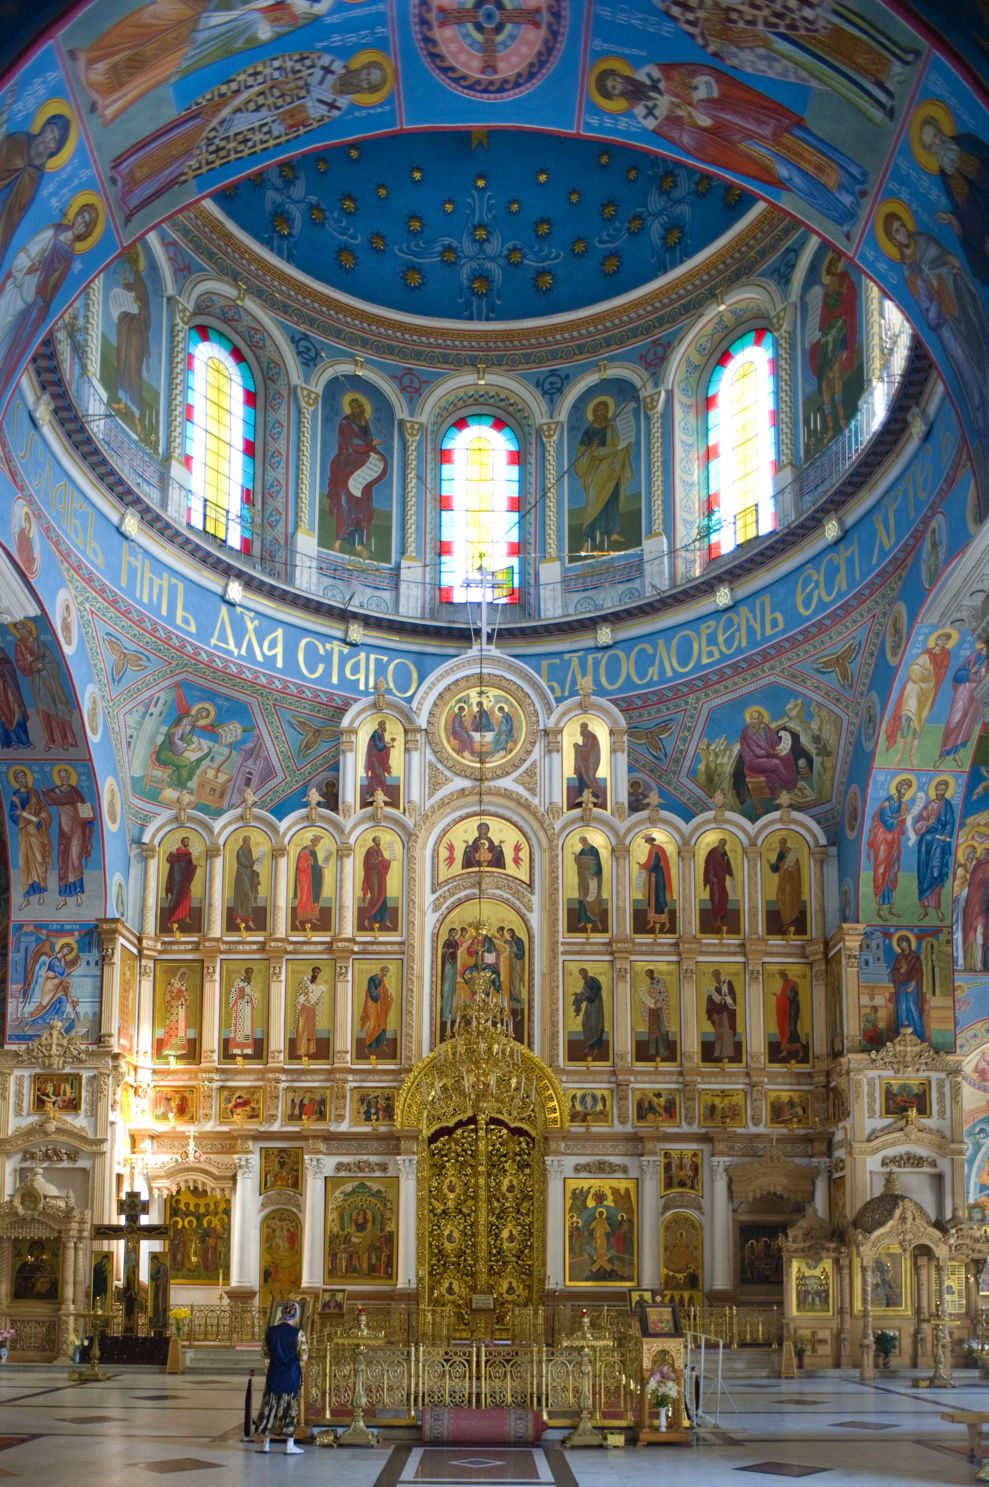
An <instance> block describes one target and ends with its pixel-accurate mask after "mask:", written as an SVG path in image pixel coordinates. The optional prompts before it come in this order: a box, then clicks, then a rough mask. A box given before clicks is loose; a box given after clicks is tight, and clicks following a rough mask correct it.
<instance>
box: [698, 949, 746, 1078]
mask: <svg viewBox="0 0 989 1487" xmlns="http://www.w3.org/2000/svg"><path fill="white" fill-rule="evenodd" d="M710 978H711V979H710V983H709V985H708V986H707V987H705V986H704V984H703V982H702V978H701V976H700V975H698V978H697V1023H698V1028H699V1031H700V1046H701V1063H702V1064H718V1063H721V1061H722V1060H725V1061H727V1062H728V1063H730V1064H738V1063H741V1062H742V1061H743V1060H744V1058H745V1002H744V1000H743V997H742V995H741V994H740V993H739V992H738V991H737V990H736V984H737V986H739V987H741V988H743V991H744V987H745V967H744V966H742V965H730V966H725V967H724V968H722V967H721V966H713V967H712V968H711V972H710Z"/></svg>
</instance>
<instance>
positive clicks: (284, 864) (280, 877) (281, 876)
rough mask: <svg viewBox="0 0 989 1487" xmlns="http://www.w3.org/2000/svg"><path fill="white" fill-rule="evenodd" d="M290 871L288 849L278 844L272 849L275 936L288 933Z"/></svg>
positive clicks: (273, 925) (272, 908)
mask: <svg viewBox="0 0 989 1487" xmlns="http://www.w3.org/2000/svg"><path fill="white" fill-rule="evenodd" d="M287 871H288V848H287V847H286V846H284V845H283V843H281V842H276V843H275V845H274V846H273V847H272V849H271V929H270V931H269V933H271V934H273V935H283V934H285V933H286V924H285V889H286V873H287Z"/></svg>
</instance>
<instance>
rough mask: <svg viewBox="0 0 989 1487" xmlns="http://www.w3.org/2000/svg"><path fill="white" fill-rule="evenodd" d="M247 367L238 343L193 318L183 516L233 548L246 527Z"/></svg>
mask: <svg viewBox="0 0 989 1487" xmlns="http://www.w3.org/2000/svg"><path fill="white" fill-rule="evenodd" d="M256 414H257V394H256V391H255V387H254V374H253V373H252V371H251V368H250V365H249V363H248V361H247V359H246V357H245V356H244V353H243V352H242V351H241V349H240V347H239V346H235V345H234V343H233V341H231V340H230V338H229V336H225V335H224V334H223V332H222V331H219V330H216V329H215V328H214V327H213V326H211V325H194V326H192V328H191V329H190V331H189V340H188V343H187V350H186V394H185V465H186V469H187V470H188V471H189V498H188V507H187V515H186V520H187V522H188V524H189V526H190V527H195V528H196V529H197V531H200V532H205V533H206V534H207V535H208V536H210V537H215V538H216V540H217V541H218V542H222V543H225V544H226V546H227V547H233V548H235V549H236V550H237V552H242V553H249V552H250V551H251V539H252V536H253V530H254V441H255V419H256Z"/></svg>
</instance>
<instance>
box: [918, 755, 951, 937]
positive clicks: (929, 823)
mask: <svg viewBox="0 0 989 1487" xmlns="http://www.w3.org/2000/svg"><path fill="white" fill-rule="evenodd" d="M954 790H955V781H954V780H953V779H950V778H948V777H946V776H942V777H941V778H940V779H937V780H935V781H934V784H933V785H932V786H931V788H930V791H929V794H930V799H929V800H928V801H927V803H926V804H925V805H924V806H923V807H922V808H921V810H920V811H919V812H918V814H917V817H916V819H915V820H914V823H913V827H914V831H915V833H916V835H917V837H918V839H919V840H918V843H917V898H918V901H919V903H920V913H919V914H918V916H917V917H918V919H926V918H927V917H928V915H929V914H931V913H933V914H934V916H935V918H936V919H938V920H939V921H940V923H941V924H943V923H944V909H943V908H942V906H941V893H942V890H943V889H944V886H945V884H946V883H947V881H948V877H949V874H950V873H951V859H952V854H953V851H954V836H955V808H954V806H953V805H952V804H951V796H952V795H953V794H954Z"/></svg>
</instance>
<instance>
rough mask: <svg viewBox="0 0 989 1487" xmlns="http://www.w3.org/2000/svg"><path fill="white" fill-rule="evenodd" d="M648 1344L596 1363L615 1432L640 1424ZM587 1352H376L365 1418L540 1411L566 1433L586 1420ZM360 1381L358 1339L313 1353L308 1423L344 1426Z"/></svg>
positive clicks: (474, 1347) (615, 1351)
mask: <svg viewBox="0 0 989 1487" xmlns="http://www.w3.org/2000/svg"><path fill="white" fill-rule="evenodd" d="M641 1359H642V1349H641V1341H640V1339H639V1337H638V1336H637V1335H636V1336H635V1337H634V1338H631V1337H629V1338H627V1339H625V1340H615V1341H614V1342H613V1343H612V1344H611V1345H610V1346H598V1347H595V1348H594V1349H593V1350H592V1357H591V1368H592V1376H591V1395H592V1401H593V1403H592V1414H593V1416H594V1418H595V1419H597V1420H606V1421H607V1422H608V1424H610V1425H614V1426H616V1427H621V1426H625V1425H632V1424H633V1423H634V1421H635V1419H636V1418H637V1412H638V1407H639V1389H640V1382H639V1380H640V1374H641V1366H642V1364H641ZM581 1366H582V1359H581V1351H580V1348H579V1347H567V1348H564V1347H550V1346H548V1345H546V1344H536V1343H531V1344H529V1345H522V1346H514V1345H507V1344H499V1343H470V1344H463V1345H458V1344H453V1345H451V1346H449V1347H439V1346H435V1345H433V1344H425V1345H424V1344H417V1343H413V1344H411V1345H410V1346H408V1347H393V1346H390V1345H388V1344H385V1343H381V1344H371V1345H369V1346H368V1347H367V1349H366V1352H365V1356H364V1359H363V1385H364V1411H365V1414H367V1415H369V1416H375V1417H377V1418H381V1417H382V1416H385V1415H387V1416H389V1417H390V1418H391V1419H392V1420H412V1419H413V1418H414V1416H415V1412H416V1411H417V1410H420V1409H425V1408H440V1409H469V1408H483V1409H488V1408H505V1409H508V1408H514V1409H529V1410H535V1411H538V1412H539V1413H540V1414H542V1415H543V1416H544V1418H545V1419H547V1420H548V1421H549V1422H550V1423H551V1424H554V1425H565V1424H570V1423H573V1422H575V1421H576V1420H577V1418H578V1415H579V1413H580V1391H581ZM355 1376H356V1360H355V1350H354V1344H353V1340H352V1338H350V1339H349V1340H340V1341H335V1340H334V1339H333V1338H328V1339H326V1341H325V1342H324V1343H323V1345H322V1347H317V1348H313V1349H311V1350H310V1354H309V1363H308V1365H307V1367H306V1383H305V1391H306V1418H307V1419H308V1420H309V1421H316V1420H325V1421H331V1420H337V1421H339V1420H340V1419H341V1418H342V1417H343V1416H344V1415H346V1414H347V1412H349V1411H350V1410H351V1409H352V1408H353V1402H354V1386H355Z"/></svg>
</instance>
